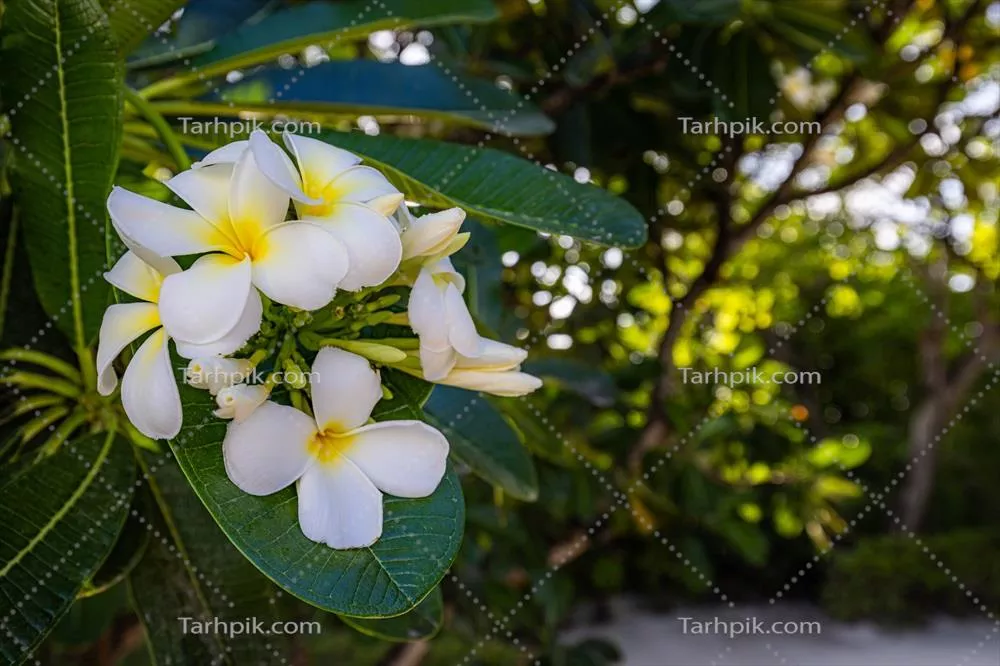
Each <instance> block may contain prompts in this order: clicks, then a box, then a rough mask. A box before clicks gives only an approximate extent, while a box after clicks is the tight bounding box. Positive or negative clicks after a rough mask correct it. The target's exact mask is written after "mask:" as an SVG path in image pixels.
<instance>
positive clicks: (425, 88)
mask: <svg viewBox="0 0 1000 666" xmlns="http://www.w3.org/2000/svg"><path fill="white" fill-rule="evenodd" d="M308 72H309V75H308V76H303V75H301V72H298V70H287V69H277V68H270V69H267V70H265V71H263V72H261V73H259V74H255V75H252V76H250V77H248V78H246V79H243V80H242V81H240V82H239V83H238V84H236V85H233V86H227V87H226V88H225V89H224V91H223V92H218V90H216V92H213V93H212V94H211V95H210V96H209V97H207V98H204V101H208V102H217V103H219V107H218V110H217V111H212V109H215V108H216V107H214V106H207V107H205V108H206V109H208V110H209V111H207V112H211V113H213V114H214V113H217V112H219V113H220V115H224V114H225V111H226V110H229V112H230V113H233V111H232V110H231V109H232V107H231V106H230V103H231V102H235V103H236V104H237V107H238V108H239V110H240V112H241V113H244V112H247V111H254V112H259V113H263V114H267V115H273V114H277V113H282V114H285V115H288V116H292V117H305V118H315V119H318V120H322V119H323V118H325V117H330V116H337V114H340V116H341V117H343V116H345V115H346V116H358V115H373V116H380V115H397V116H398V115H417V116H421V117H425V118H437V119H441V120H446V121H451V122H457V123H462V124H465V125H471V126H473V127H481V128H484V129H487V130H490V131H492V132H497V133H501V134H513V135H516V136H541V135H544V134H549V133H550V132H552V131H553V130H554V129H555V125H554V124H553V122H552V121H551V120H549V118H547V117H546V116H545V114H543V113H542V112H541V111H540V110H539V109H538V107H536V106H535V105H534V104H532V103H530V102H525V101H524V99H523V98H522V97H521V96H520V95H518V94H517V93H511V92H508V91H505V90H501V89H500V88H498V87H497V86H496V85H494V84H493V83H492V82H490V81H486V80H483V79H476V78H471V77H465V76H459V75H457V74H455V73H445V71H444V70H443V69H442V68H441V67H439V66H438V65H434V64H430V65H420V66H407V65H403V64H400V63H381V62H376V61H374V60H334V61H331V62H325V63H321V64H319V65H316V66H315V67H310V68H309V70H308ZM157 108H158V109H159V110H160V111H161V112H163V113H172V111H171V108H170V104H169V103H167V104H166V106H163V105H159V106H158V107H157ZM181 113H182V110H181V111H178V112H176V114H177V115H181Z"/></svg>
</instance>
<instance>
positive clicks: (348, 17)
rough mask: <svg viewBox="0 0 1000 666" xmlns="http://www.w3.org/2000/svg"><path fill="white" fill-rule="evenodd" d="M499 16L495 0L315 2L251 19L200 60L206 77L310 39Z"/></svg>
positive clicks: (326, 40) (325, 40) (336, 39)
mask: <svg viewBox="0 0 1000 666" xmlns="http://www.w3.org/2000/svg"><path fill="white" fill-rule="evenodd" d="M497 16H498V13H497V10H496V7H494V5H493V3H492V2H491V0H464V1H463V2H455V1H454V0H382V2H377V3H372V2H370V0H346V1H344V2H310V3H308V4H304V5H297V6H294V7H290V8H288V9H285V10H283V11H279V12H276V13H274V14H272V15H271V16H269V17H268V18H267V20H265V21H260V22H258V23H254V24H247V25H245V26H243V27H242V28H240V29H238V30H236V31H235V32H233V33H231V34H229V35H225V36H224V37H222V38H220V39H219V40H218V42H217V43H216V44H215V47H214V48H213V49H211V50H210V51H209V52H207V53H205V54H203V55H201V56H199V57H198V58H196V59H195V61H194V64H195V65H196V66H197V67H198V68H199V73H200V74H201V75H202V76H206V77H207V76H216V75H218V74H225V73H226V72H228V71H230V70H233V69H240V68H243V67H247V66H249V65H255V64H258V63H262V62H267V61H269V60H273V59H275V58H277V57H278V56H280V55H282V54H283V53H296V52H298V51H301V50H303V49H304V48H305V47H307V46H309V45H311V44H321V45H323V44H337V43H342V42H347V41H351V40H357V39H367V37H368V35H370V34H371V33H372V32H375V31H376V30H389V29H401V28H405V27H408V26H412V25H422V26H432V25H441V24H448V23H462V24H465V23H479V22H485V21H491V20H493V19H495V18H496V17H497Z"/></svg>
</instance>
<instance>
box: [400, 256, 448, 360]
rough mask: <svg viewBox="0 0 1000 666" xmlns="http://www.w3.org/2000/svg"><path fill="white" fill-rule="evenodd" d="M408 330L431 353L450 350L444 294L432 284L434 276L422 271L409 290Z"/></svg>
mask: <svg viewBox="0 0 1000 666" xmlns="http://www.w3.org/2000/svg"><path fill="white" fill-rule="evenodd" d="M407 314H408V315H409V318H410V328H412V329H413V332H414V333H416V334H417V335H418V336H420V346H421V347H424V346H426V347H427V348H428V349H431V350H433V351H444V350H446V349H449V348H450V345H449V343H448V314H447V312H446V310H445V303H444V292H443V291H442V290H441V289H440V288H439V287H438V285H437V284H436V283H435V282H434V276H433V275H432V274H431V272H430V271H428V270H426V269H424V270H421V271H420V274H419V275H417V279H416V281H415V282H414V283H413V289H412V290H410V301H409V305H408V306H407Z"/></svg>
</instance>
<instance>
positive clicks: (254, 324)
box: [97, 252, 261, 439]
mask: <svg viewBox="0 0 1000 666" xmlns="http://www.w3.org/2000/svg"><path fill="white" fill-rule="evenodd" d="M161 266H162V267H164V268H165V270H168V271H169V272H170V273H171V274H174V275H176V274H177V273H179V272H180V266H178V265H177V264H176V262H174V261H173V260H169V263H166V262H161ZM104 277H105V279H106V280H107V281H108V282H110V283H111V284H112V285H114V286H115V287H117V288H118V289H120V290H121V291H123V292H125V293H127V294H129V295H131V296H134V297H135V298H137V299H140V300H141V301H144V302H141V303H120V304H117V305H112V306H110V307H109V308H108V309H107V310H106V311H105V313H104V320H103V321H102V322H101V331H100V336H99V342H98V345H97V374H98V380H97V390H98V392H99V393H100V394H101V395H110V394H111V393H112V391H114V390H115V387H116V386H117V385H118V375H116V374H115V369H114V367H113V366H112V363H113V362H114V360H115V359H116V358H117V357H118V355H119V354H120V353H121V352H122V350H123V349H125V347H126V346H127V345H129V344H130V343H131V342H132V341H134V340H136V339H138V338H139V337H140V336H141V335H143V334H144V333H147V332H149V331H153V333H152V335H150V336H149V337H148V338H146V340H145V341H144V342H143V343H142V345H141V346H140V347H139V349H138V351H137V352H136V353H135V356H133V357H132V360H131V361H130V362H129V364H128V367H127V368H126V369H125V376H124V377H123V379H122V396H121V397H122V406H123V407H124V408H125V413H126V414H127V415H128V417H129V420H130V421H132V424H133V425H135V427H136V428H137V429H138V430H139V432H141V433H142V434H144V435H146V436H147V437H152V438H154V439H170V438H172V437H175V436H177V433H178V432H179V431H180V428H181V420H182V418H181V400H180V394H179V393H178V390H177V381H176V379H175V378H174V371H173V367H172V366H171V363H170V351H169V348H168V345H167V343H168V341H169V335H168V333H167V331H165V330H164V328H163V327H162V322H161V318H160V315H161V313H160V308H159V305H158V303H159V300H160V292H161V288H162V285H163V282H164V278H165V276H164V275H163V274H162V273H160V272H159V271H157V270H156V269H154V268H153V267H151V266H149V265H148V264H146V263H144V262H143V261H142V260H141V259H139V257H137V256H136V255H135V254H134V253H132V252H126V253H125V255H124V256H122V258H121V259H119V260H118V262H117V263H116V264H115V265H114V267H113V268H112V269H111V270H110V271H108V272H107V273H105V274H104ZM260 318H261V304H260V299H259V298H258V299H257V300H256V301H253V302H252V303H251V306H250V307H247V308H246V312H245V313H244V316H241V319H240V322H239V324H238V325H237V326H236V327H234V329H233V330H232V331H229V332H228V333H227V335H225V336H223V338H222V339H220V341H216V342H215V343H213V345H212V348H211V349H208V348H205V347H201V346H199V345H191V344H181V343H177V351H178V353H180V354H181V355H184V354H185V353H187V354H201V355H206V354H211V353H215V350H219V351H218V353H232V352H233V351H235V350H236V349H238V348H239V347H240V346H242V345H243V344H244V343H245V342H246V341H247V340H248V339H249V338H250V336H252V335H253V334H254V333H256V332H257V329H258V328H259V327H260Z"/></svg>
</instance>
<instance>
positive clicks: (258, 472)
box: [222, 402, 316, 495]
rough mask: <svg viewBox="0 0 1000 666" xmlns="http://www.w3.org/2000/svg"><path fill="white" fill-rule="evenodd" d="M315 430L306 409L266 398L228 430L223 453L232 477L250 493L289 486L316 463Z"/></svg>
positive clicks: (263, 493) (276, 489)
mask: <svg viewBox="0 0 1000 666" xmlns="http://www.w3.org/2000/svg"><path fill="white" fill-rule="evenodd" d="M315 433H316V424H315V423H314V422H313V420H312V419H311V418H309V416H308V415H306V414H305V413H303V412H300V411H299V410H297V409H295V408H294V407H289V406H287V405H279V404H277V403H274V402H265V403H264V404H263V405H261V406H259V407H257V409H255V410H253V412H252V413H251V414H250V416H248V417H246V418H245V419H243V420H241V421H234V422H233V423H231V424H229V428H228V429H227V430H226V438H225V439H224V440H223V442H222V455H223V459H224V460H225V463H226V474H227V475H228V476H229V480H230V481H232V482H233V483H235V484H236V485H237V486H239V489H240V490H242V491H243V492H245V493H250V494H251V495H270V494H271V493H276V492H278V491H279V490H281V489H282V488H287V487H288V486H290V485H292V483H294V482H295V481H296V480H297V479H298V478H299V477H301V476H302V475H303V474H304V473H305V471H306V469H308V468H309V466H310V465H312V464H313V457H312V456H311V455H310V454H309V440H310V439H311V438H312V436H313V435H314V434H315Z"/></svg>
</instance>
